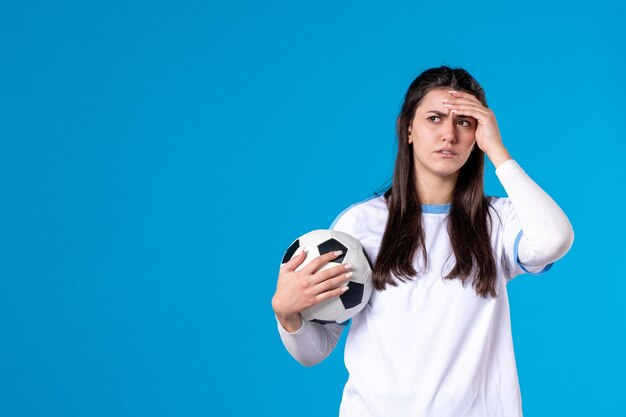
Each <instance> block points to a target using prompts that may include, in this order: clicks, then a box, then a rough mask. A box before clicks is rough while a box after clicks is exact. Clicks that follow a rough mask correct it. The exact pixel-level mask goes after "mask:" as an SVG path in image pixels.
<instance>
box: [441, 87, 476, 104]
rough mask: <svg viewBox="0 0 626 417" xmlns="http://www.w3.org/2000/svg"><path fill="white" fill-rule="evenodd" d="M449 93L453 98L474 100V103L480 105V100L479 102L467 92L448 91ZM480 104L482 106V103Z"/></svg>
mask: <svg viewBox="0 0 626 417" xmlns="http://www.w3.org/2000/svg"><path fill="white" fill-rule="evenodd" d="M448 93H450V95H451V96H452V97H461V98H466V99H469V100H472V101H474V102H476V103H480V100H478V99H477V98H476V96H475V95H473V94H470V93H466V92H465V91H457V90H451V91H448ZM480 104H482V103H480Z"/></svg>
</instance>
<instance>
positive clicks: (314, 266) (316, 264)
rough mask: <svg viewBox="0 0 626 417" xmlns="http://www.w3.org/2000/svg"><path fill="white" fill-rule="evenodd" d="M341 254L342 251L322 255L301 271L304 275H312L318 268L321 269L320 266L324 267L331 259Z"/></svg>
mask: <svg viewBox="0 0 626 417" xmlns="http://www.w3.org/2000/svg"><path fill="white" fill-rule="evenodd" d="M342 253H343V251H335V252H328V253H325V254H324V255H321V256H318V257H317V258H315V259H313V260H312V261H311V262H309V264H308V265H307V266H305V267H304V268H303V269H302V271H303V272H304V273H305V274H309V275H313V274H314V273H315V272H316V271H317V270H318V269H319V268H321V267H322V265H324V264H325V263H327V262H330V261H332V260H333V259H335V258H336V257H338V256H339V255H341V254H342Z"/></svg>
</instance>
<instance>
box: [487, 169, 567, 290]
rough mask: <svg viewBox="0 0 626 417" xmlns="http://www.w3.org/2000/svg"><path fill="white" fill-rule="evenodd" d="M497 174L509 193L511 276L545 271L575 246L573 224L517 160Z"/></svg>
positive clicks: (505, 221) (506, 238)
mask: <svg viewBox="0 0 626 417" xmlns="http://www.w3.org/2000/svg"><path fill="white" fill-rule="evenodd" d="M496 175H497V176H498V178H499V179H500V182H501V183H502V185H503V186H504V188H505V190H506V191H507V194H508V196H509V197H508V198H504V199H502V202H503V207H502V210H501V220H502V228H503V242H504V248H503V251H502V253H503V258H504V259H503V263H504V265H505V268H506V270H507V277H508V278H509V279H512V278H513V277H515V276H517V275H520V274H523V273H529V274H534V275H538V274H543V273H545V272H547V271H548V270H549V269H550V268H551V267H552V265H553V264H554V262H555V261H556V260H558V259H560V258H561V257H563V256H564V255H565V254H566V253H567V251H568V250H569V248H570V247H571V245H572V243H573V239H574V231H573V229H572V226H571V224H570V222H569V220H568V218H567V216H566V215H565V213H563V211H562V210H561V208H560V207H559V206H558V205H557V204H556V202H555V201H554V200H553V199H552V198H551V197H550V196H549V195H548V194H547V193H546V192H545V191H544V190H542V189H541V187H539V186H538V185H537V184H536V183H535V182H534V181H533V180H532V179H531V178H530V177H529V176H528V174H526V173H525V172H524V170H523V169H522V168H521V167H520V166H519V165H518V164H517V162H515V161H514V160H512V159H511V160H508V161H506V162H504V163H503V164H501V165H500V166H499V167H498V169H496Z"/></svg>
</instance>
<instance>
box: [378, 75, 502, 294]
mask: <svg viewBox="0 0 626 417" xmlns="http://www.w3.org/2000/svg"><path fill="white" fill-rule="evenodd" d="M437 87H447V88H451V89H454V90H457V91H465V92H468V93H470V94H473V95H474V96H476V98H477V99H478V100H479V101H480V102H481V103H482V104H483V105H484V106H485V107H487V100H486V97H485V92H484V91H483V89H482V87H481V86H480V84H478V82H477V81H476V80H475V79H474V78H473V77H472V76H471V75H470V74H469V73H468V72H467V71H465V70H463V69H461V68H456V69H452V68H449V67H447V66H441V67H438V68H430V69H428V70H426V71H424V72H423V73H421V74H420V75H419V76H418V77H417V78H416V79H415V80H414V81H413V82H412V83H411V85H410V86H409V89H408V91H407V93H406V95H405V97H404V102H403V103H402V108H401V110H400V115H399V116H398V119H397V125H396V134H397V137H398V153H397V156H396V163H395V168H394V172H393V182H392V185H391V187H389V188H388V189H387V191H385V193H384V196H385V201H386V203H387V207H388V208H389V217H388V219H387V225H386V228H385V232H384V234H383V238H382V242H381V247H380V251H379V252H378V257H377V259H376V264H375V265H374V274H373V280H374V287H375V288H376V289H377V290H384V289H385V287H386V285H387V284H390V285H394V286H397V285H398V283H397V282H395V280H394V279H393V278H392V277H391V273H393V274H394V275H396V276H397V277H398V279H399V280H400V281H402V282H405V279H404V278H406V279H411V277H412V276H414V275H416V274H417V271H416V270H415V268H413V265H412V264H413V258H414V256H415V255H416V250H417V249H418V248H421V253H422V256H423V260H424V263H423V270H426V269H427V267H428V254H427V252H426V244H425V242H424V229H423V227H422V209H421V201H420V196H419V194H418V192H417V186H416V184H415V172H414V170H415V166H414V164H413V145H412V144H409V143H408V128H409V126H410V124H411V121H412V120H413V117H414V116H415V109H416V108H417V106H418V105H419V104H420V102H421V100H422V98H423V97H424V96H425V95H426V93H428V92H429V91H430V90H432V89H433V88H437ZM484 160H485V154H484V152H483V151H482V150H481V149H480V148H479V147H478V146H474V150H472V152H471V154H470V156H469V158H468V160H467V162H466V163H465V164H464V165H463V167H462V168H461V169H460V172H459V176H458V179H457V181H456V185H455V187H454V191H453V193H452V202H451V205H450V212H449V213H448V234H449V236H450V242H451V245H452V249H453V251H454V256H455V258H456V265H455V266H454V268H453V269H452V270H451V271H450V272H449V273H448V274H447V275H446V276H445V277H443V278H445V279H450V280H451V279H457V278H458V279H461V282H462V283H463V286H465V282H466V280H467V279H468V278H470V277H472V276H473V277H474V279H473V286H474V288H475V290H476V293H477V294H479V295H480V296H482V297H485V298H486V297H487V295H488V294H490V295H491V296H493V297H495V296H496V291H495V287H496V264H495V261H494V259H493V254H492V251H491V240H490V228H491V218H490V215H489V205H490V203H489V200H488V199H487V198H486V197H485V195H484V190H483V169H484V168H483V167H484ZM487 222H489V228H488V225H487Z"/></svg>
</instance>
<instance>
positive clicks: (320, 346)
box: [276, 314, 345, 366]
mask: <svg viewBox="0 0 626 417" xmlns="http://www.w3.org/2000/svg"><path fill="white" fill-rule="evenodd" d="M298 317H299V318H300V320H301V325H300V326H299V328H298V329H297V330H295V331H293V332H289V331H287V329H286V328H285V327H284V326H283V325H282V324H281V322H280V319H278V317H276V322H277V323H278V333H279V334H280V339H281V340H282V341H283V345H285V348H286V349H287V351H288V352H289V354H290V355H291V356H293V358H294V359H295V360H297V361H298V362H300V363H301V364H302V365H304V366H313V365H317V364H318V363H320V362H322V361H323V360H324V359H326V358H327V357H328V355H330V353H331V352H332V351H333V349H335V346H337V341H338V340H339V336H341V332H342V331H343V328H344V327H345V326H343V325H341V324H319V323H313V322H310V321H306V320H303V319H302V318H301V317H300V315H299V314H298Z"/></svg>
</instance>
